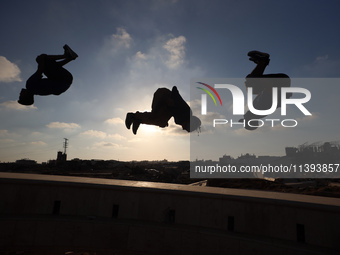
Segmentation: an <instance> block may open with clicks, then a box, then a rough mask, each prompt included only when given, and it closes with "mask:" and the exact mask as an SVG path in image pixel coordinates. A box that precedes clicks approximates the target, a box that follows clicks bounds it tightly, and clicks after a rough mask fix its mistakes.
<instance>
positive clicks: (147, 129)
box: [138, 125, 159, 134]
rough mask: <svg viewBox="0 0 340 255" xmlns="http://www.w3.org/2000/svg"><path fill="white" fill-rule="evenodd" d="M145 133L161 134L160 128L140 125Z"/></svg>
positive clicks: (140, 128) (141, 130)
mask: <svg viewBox="0 0 340 255" xmlns="http://www.w3.org/2000/svg"><path fill="white" fill-rule="evenodd" d="M138 131H140V132H143V133H149V134H150V133H156V132H159V127H156V126H153V125H140V126H139V130H138Z"/></svg>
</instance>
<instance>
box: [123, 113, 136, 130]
mask: <svg viewBox="0 0 340 255" xmlns="http://www.w3.org/2000/svg"><path fill="white" fill-rule="evenodd" d="M134 119H135V116H134V114H133V113H132V112H129V113H128V114H126V118H125V126H126V128H127V129H130V127H131V124H132V122H133V121H134Z"/></svg>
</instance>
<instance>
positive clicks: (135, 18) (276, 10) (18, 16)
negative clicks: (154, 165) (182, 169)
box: [0, 0, 340, 162]
mask: <svg viewBox="0 0 340 255" xmlns="http://www.w3.org/2000/svg"><path fill="white" fill-rule="evenodd" d="M339 7H340V4H339V2H338V1H336V0H334V1H332V0H325V1H319V0H317V1H315V0H299V1H293V0H287V1H271V0H263V1H261V0H260V1H250V0H247V1H246V0H241V1H235V0H221V1H218V0H209V1H208V0H195V1H194V0H149V1H147V0H145V1H137V0H136V1H132V0H128V1H127V0H122V1H120V0H117V1H111V0H97V1H85V0H82V1H80V0H67V1H60V0H55V1H51V0H43V1H38V0H32V1H18V0H13V1H6V3H3V4H2V5H1V8H0V27H1V30H0V31H1V33H2V36H1V43H0V45H1V47H0V118H1V122H0V161H1V162H12V161H15V160H17V159H22V158H29V159H33V160H36V161H38V162H44V161H47V160H49V159H55V158H56V155H57V151H59V150H62V148H63V141H64V138H68V139H69V147H68V151H67V153H68V159H72V158H81V159H105V160H108V159H116V160H143V159H147V160H161V159H168V160H187V159H189V158H190V135H188V133H186V132H185V131H182V130H181V128H180V127H179V126H176V125H175V124H174V123H173V121H171V122H170V123H169V124H170V126H169V127H168V128H165V129H161V128H158V127H153V126H146V125H143V126H141V127H140V129H139V130H138V134H137V135H136V136H135V135H133V134H132V132H131V130H127V129H126V128H125V125H124V119H125V115H126V113H127V112H135V111H137V110H138V111H148V110H150V108H151V102H152V96H153V93H154V92H155V90H156V89H157V88H159V87H168V88H171V87H172V86H177V87H178V89H179V91H180V93H181V94H182V96H183V97H184V98H185V99H186V100H187V101H188V102H189V101H190V80H191V79H193V78H197V79H200V78H202V80H203V79H204V78H208V77H209V78H213V77H220V78H224V77H235V78H242V77H245V76H246V75H247V74H248V73H249V72H250V71H251V69H252V68H253V67H254V63H252V62H250V61H249V60H248V58H247V52H248V51H250V50H254V49H256V50H261V51H265V52H268V53H270V54H271V62H270V65H269V66H268V68H267V70H266V73H275V72H284V73H287V74H289V75H290V76H291V77H301V78H338V77H339V76H340V50H339V45H340V36H339V33H338V25H339V24H340V17H339V15H338V10H339ZM66 43H67V44H68V45H70V46H71V47H72V48H73V49H74V50H75V51H76V52H77V53H78V55H79V58H78V59H76V60H75V61H73V62H71V63H69V64H68V65H67V66H65V67H66V68H67V69H68V70H69V71H70V72H71V73H72V74H73V77H74V81H73V84H72V86H71V88H70V89H69V90H68V91H67V92H65V93H64V94H62V95H60V96H45V97H41V96H36V97H35V103H34V105H33V106H30V107H24V106H21V105H19V104H18V103H17V102H16V101H17V99H18V95H19V92H20V90H21V88H23V87H25V82H26V80H27V79H28V78H29V77H30V75H31V74H33V73H34V72H35V70H36V67H37V64H36V62H35V58H36V56H37V55H39V54H41V53H47V54H60V53H62V52H63V48H62V46H63V45H64V44H66ZM320 85H322V84H320ZM329 87H330V88H329ZM308 89H310V90H311V93H312V100H311V102H310V105H308V107H309V108H310V109H311V111H312V113H313V118H310V119H308V120H302V121H301V127H299V129H296V130H294V132H292V131H291V130H290V133H289V134H288V133H287V131H286V130H283V131H282V130H281V131H279V128H276V129H267V128H263V129H261V130H257V131H253V132H247V133H246V132H245V131H244V130H243V129H242V128H225V129H223V132H224V133H222V134H225V136H224V139H226V140H225V142H224V144H223V147H219V148H218V149H217V150H215V151H214V150H213V148H209V149H206V148H205V150H204V151H205V153H206V151H207V150H208V151H210V152H211V155H215V157H219V156H222V155H223V154H228V155H232V156H237V155H240V154H241V153H246V152H249V153H255V154H257V155H283V154H284V147H285V146H297V145H299V144H302V143H304V142H307V141H308V142H316V141H338V140H340V136H339V135H338V130H339V122H338V121H337V120H336V118H334V116H338V112H337V111H336V108H335V107H336V106H337V105H338V104H339V103H338V98H337V95H338V94H339V93H338V92H339V90H340V87H337V86H332V85H327V86H326V88H325V87H321V86H316V85H315V86H311V87H310V88H308ZM192 106H193V107H194V105H192ZM321 106H322V107H321ZM210 109H211V108H210ZM322 109H324V111H325V112H327V113H328V114H327V116H328V119H327V118H323V119H320V118H318V117H320V116H325V115H324V113H325V112H322ZM332 113H334V114H332ZM298 114H299V113H296V116H294V117H295V118H301V119H302V117H303V116H299V115H298ZM330 116H333V117H330ZM325 122H326V123H325ZM328 124H329V125H328ZM325 126H327V128H326V129H325V130H324V131H322V132H321V131H320V129H322V128H324V127H325ZM316 130H319V133H318V132H316ZM210 133H211V132H209V130H208V128H207V127H204V126H203V127H202V133H201V134H200V136H198V137H199V139H201V142H204V141H206V140H209V139H210V138H209V134H210ZM195 153H196V152H195ZM204 155H206V154H204V153H203V150H202V152H197V155H195V157H196V156H197V157H199V158H203V157H204Z"/></svg>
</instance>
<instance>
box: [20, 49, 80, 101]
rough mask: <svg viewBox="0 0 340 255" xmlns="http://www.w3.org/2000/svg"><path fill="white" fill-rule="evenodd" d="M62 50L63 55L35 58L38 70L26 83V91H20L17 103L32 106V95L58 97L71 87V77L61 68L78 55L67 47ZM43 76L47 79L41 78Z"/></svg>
mask: <svg viewBox="0 0 340 255" xmlns="http://www.w3.org/2000/svg"><path fill="white" fill-rule="evenodd" d="M63 48H64V54H63V55H46V54H41V55H39V56H38V57H37V58H36V62H37V63H38V69H37V71H36V72H35V73H34V74H33V75H32V76H31V77H30V78H29V79H28V80H27V81H26V89H22V90H21V92H20V96H19V100H18V103H20V104H22V105H32V104H33V103H34V95H40V96H47V95H60V94H61V93H64V92H65V91H66V90H67V89H68V88H69V87H70V86H71V84H72V81H73V76H72V74H71V73H70V72H69V71H67V70H66V69H65V68H63V66H64V65H66V64H67V63H69V62H70V61H72V60H75V59H76V58H77V57H78V55H77V54H76V53H75V52H74V51H73V50H72V49H71V48H70V47H69V46H68V45H64V47H63ZM56 60H60V61H56ZM43 74H44V75H45V76H46V77H47V78H43Z"/></svg>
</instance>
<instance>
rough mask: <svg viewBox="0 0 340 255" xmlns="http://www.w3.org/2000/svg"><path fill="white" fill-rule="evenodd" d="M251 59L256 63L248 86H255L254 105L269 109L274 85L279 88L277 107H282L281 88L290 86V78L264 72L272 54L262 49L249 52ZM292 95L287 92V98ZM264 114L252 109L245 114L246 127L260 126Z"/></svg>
mask: <svg viewBox="0 0 340 255" xmlns="http://www.w3.org/2000/svg"><path fill="white" fill-rule="evenodd" d="M248 56H249V60H250V61H253V62H254V63H255V64H256V67H255V68H254V69H253V71H252V72H251V73H250V74H248V75H247V76H246V82H245V85H246V87H247V88H248V87H252V88H253V94H255V95H257V96H256V97H255V99H254V101H253V106H254V108H255V109H257V110H268V109H270V108H271V106H272V104H273V87H277V88H278V97H277V98H278V101H277V106H276V108H279V107H281V88H282V87H290V78H289V76H288V75H287V74H284V73H275V74H263V73H264V70H265V69H266V67H267V66H268V65H269V62H270V59H269V57H270V55H269V54H268V53H264V52H260V51H256V50H253V51H250V52H248ZM291 96H292V94H291V93H287V98H290V97H291ZM263 117H265V116H263V115H256V114H254V113H252V112H251V111H247V112H246V113H245V114H244V119H241V120H240V122H242V121H244V127H245V128H246V129H248V130H255V129H256V128H257V127H258V126H259V124H258V123H259V121H258V119H260V118H263Z"/></svg>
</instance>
